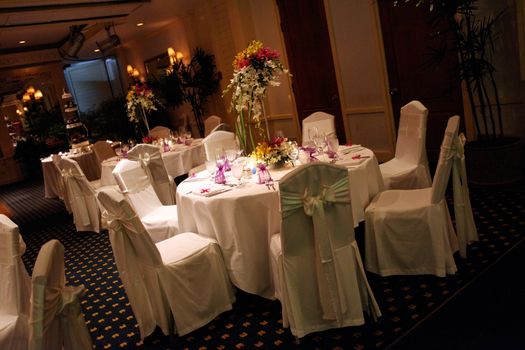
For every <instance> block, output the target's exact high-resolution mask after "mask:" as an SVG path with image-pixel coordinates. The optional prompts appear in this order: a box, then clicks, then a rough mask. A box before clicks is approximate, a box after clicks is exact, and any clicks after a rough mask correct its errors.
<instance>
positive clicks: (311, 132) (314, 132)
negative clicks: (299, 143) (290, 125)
mask: <svg viewBox="0 0 525 350" xmlns="http://www.w3.org/2000/svg"><path fill="white" fill-rule="evenodd" d="M318 137H319V130H318V129H317V128H316V127H315V126H313V127H310V128H308V139H309V140H310V141H311V142H313V143H315V140H316V139H317V138H318Z"/></svg>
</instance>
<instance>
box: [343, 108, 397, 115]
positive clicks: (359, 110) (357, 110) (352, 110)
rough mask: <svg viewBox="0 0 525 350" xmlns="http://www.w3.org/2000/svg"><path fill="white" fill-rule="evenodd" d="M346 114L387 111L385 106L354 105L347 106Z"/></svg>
mask: <svg viewBox="0 0 525 350" xmlns="http://www.w3.org/2000/svg"><path fill="white" fill-rule="evenodd" d="M344 113H345V114H346V115H349V116H350V115H357V114H376V113H385V114H386V113H387V108H386V107H385V106H369V107H354V108H346V109H345V110H344Z"/></svg>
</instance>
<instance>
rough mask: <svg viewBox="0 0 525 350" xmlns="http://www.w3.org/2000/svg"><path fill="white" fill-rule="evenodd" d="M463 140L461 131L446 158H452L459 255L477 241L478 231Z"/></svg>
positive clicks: (464, 254) (464, 253)
mask: <svg viewBox="0 0 525 350" xmlns="http://www.w3.org/2000/svg"><path fill="white" fill-rule="evenodd" d="M465 142H466V138H465V135H463V133H461V134H460V135H459V136H458V137H456V138H455V139H454V143H453V146H452V148H450V149H447V150H446V152H447V155H446V157H447V158H453V159H454V160H453V163H452V186H453V191H454V215H455V222H456V233H457V235H458V244H459V255H461V257H463V258H466V257H467V245H468V244H470V243H471V242H474V241H478V240H479V238H478V231H477V229H476V224H475V222H474V214H473V213H472V206H471V204H470V196H469V190H468V183H467V168H466V166H465V149H464V147H465Z"/></svg>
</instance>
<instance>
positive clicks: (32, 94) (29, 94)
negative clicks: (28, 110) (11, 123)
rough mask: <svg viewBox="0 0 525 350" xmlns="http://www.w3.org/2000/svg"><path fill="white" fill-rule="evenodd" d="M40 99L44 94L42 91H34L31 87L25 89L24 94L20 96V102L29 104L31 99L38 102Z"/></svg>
mask: <svg viewBox="0 0 525 350" xmlns="http://www.w3.org/2000/svg"><path fill="white" fill-rule="evenodd" d="M42 97H44V94H43V93H42V90H40V89H38V90H35V88H34V87H33V86H30V87H28V88H27V90H26V92H25V94H23V95H22V101H23V102H29V101H31V100H32V99H35V100H40V99H41V98H42Z"/></svg>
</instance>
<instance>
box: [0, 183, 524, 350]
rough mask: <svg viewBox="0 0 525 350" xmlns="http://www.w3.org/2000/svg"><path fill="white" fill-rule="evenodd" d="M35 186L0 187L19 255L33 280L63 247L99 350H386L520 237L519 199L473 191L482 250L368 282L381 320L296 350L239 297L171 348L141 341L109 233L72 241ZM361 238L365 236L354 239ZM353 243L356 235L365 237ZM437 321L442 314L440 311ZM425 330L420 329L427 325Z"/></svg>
mask: <svg viewBox="0 0 525 350" xmlns="http://www.w3.org/2000/svg"><path fill="white" fill-rule="evenodd" d="M43 192H44V191H43V185H42V183H41V182H39V181H36V180H35V181H32V182H26V183H21V184H16V185H10V186H5V187H0V204H2V205H4V206H5V207H7V209H8V210H9V211H10V212H11V214H12V215H11V218H12V220H13V221H15V222H16V223H17V224H18V225H19V226H20V231H21V233H22V235H23V237H24V240H25V242H26V244H27V246H28V249H27V252H26V254H25V255H24V256H23V259H24V262H25V264H26V267H27V269H28V271H29V272H31V271H32V268H33V264H34V262H35V259H36V256H37V254H38V251H39V249H40V247H41V246H42V244H43V243H45V242H46V241H47V240H49V239H53V238H56V239H59V240H60V241H61V242H62V243H63V244H64V247H65V259H66V261H65V262H66V277H67V280H68V283H69V284H72V285H77V284H84V285H85V286H86V288H87V292H86V294H85V295H84V297H83V299H82V308H83V312H84V314H85V318H86V322H87V325H88V328H89V330H90V332H91V335H92V338H93V342H94V344H95V345H96V348H97V349H134V348H138V349H258V348H261V349H263V348H264V349H267V348H282V349H293V348H297V349H383V348H387V347H388V346H389V345H391V344H392V343H393V342H395V341H396V340H397V339H399V338H400V337H401V336H402V335H403V334H405V333H407V332H408V331H409V330H411V328H413V327H414V326H416V325H418V324H419V323H420V322H421V321H422V320H423V319H425V318H426V317H428V316H429V315H430V314H432V313H433V312H434V311H435V310H438V309H439V307H440V306H441V305H442V304H443V303H445V302H446V301H447V300H449V299H450V298H451V297H452V296H454V295H455V294H456V293H458V292H459V293H462V289H464V288H465V287H466V289H467V290H468V288H470V287H469V283H470V282H471V281H472V280H473V279H474V278H475V277H476V276H479V275H480V273H482V272H483V271H484V270H486V269H487V268H488V267H489V266H490V265H491V264H493V263H494V262H495V261H496V260H497V259H498V258H499V257H500V256H502V254H504V253H505V252H506V251H508V250H509V249H510V248H511V247H513V246H515V245H517V244H518V243H519V242H520V241H521V240H523V238H524V237H525V190H524V188H522V186H514V187H511V188H507V189H505V188H503V189H496V188H472V189H471V200H472V205H473V209H474V214H475V218H476V224H477V226H478V230H479V235H480V242H478V243H475V244H473V245H472V246H471V247H470V248H469V252H468V259H466V260H462V259H459V258H457V259H456V262H457V264H458V269H459V271H458V273H457V274H456V275H455V276H449V277H447V278H436V277H433V276H413V277H399V276H394V277H388V278H380V277H378V276H375V275H373V274H370V275H369V281H370V283H371V285H372V289H373V291H374V293H375V295H376V298H377V300H378V302H379V304H380V307H381V310H382V312H383V317H382V318H381V319H380V320H379V321H378V322H377V323H374V322H373V321H371V320H368V322H367V323H366V325H364V326H360V327H348V328H343V329H337V330H330V331H325V332H321V333H315V334H312V335H309V336H306V337H305V338H303V339H302V340H301V343H300V345H297V344H295V343H294V339H293V337H292V335H291V334H290V331H289V330H288V329H283V328H282V319H281V306H280V303H279V302H278V301H270V300H266V299H263V298H260V297H257V296H254V295H250V294H247V293H244V292H242V291H237V295H236V297H237V301H236V303H235V304H234V308H233V310H231V311H229V312H226V313H223V314H221V315H220V316H219V317H217V318H216V319H215V320H213V321H212V322H211V323H209V324H208V325H207V326H205V327H203V328H201V329H199V330H197V331H195V332H193V333H191V334H189V335H186V336H184V337H175V338H173V339H170V338H169V337H166V336H164V335H162V333H161V332H156V333H154V334H153V335H151V336H150V337H148V338H147V339H145V340H144V341H141V340H140V338H139V332H138V328H137V324H136V321H135V319H134V316H133V313H132V311H131V308H130V306H129V302H128V300H127V297H126V294H125V292H124V289H123V286H122V283H121V281H120V279H119V275H118V271H117V268H116V266H115V263H114V260H113V254H112V251H111V246H110V244H109V240H108V235H107V233H106V232H104V233H102V234H96V233H77V232H76V231H75V228H74V225H73V223H72V219H71V217H70V216H69V215H68V214H67V212H66V211H65V208H64V206H63V204H62V203H61V202H60V201H59V200H51V199H44V193H43ZM359 231H361V232H359ZM359 231H358V232H357V237H358V240H359V236H360V235H362V228H360V229H359ZM438 313H439V311H438ZM423 323H424V322H423Z"/></svg>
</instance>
